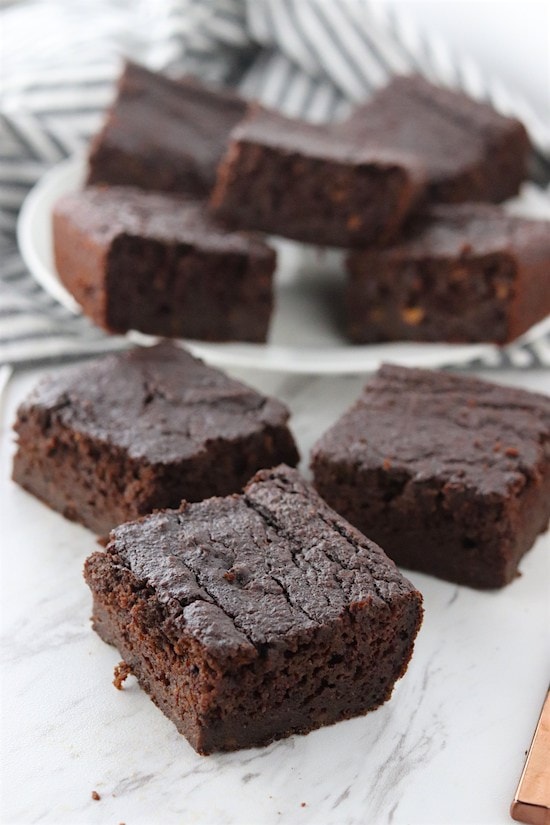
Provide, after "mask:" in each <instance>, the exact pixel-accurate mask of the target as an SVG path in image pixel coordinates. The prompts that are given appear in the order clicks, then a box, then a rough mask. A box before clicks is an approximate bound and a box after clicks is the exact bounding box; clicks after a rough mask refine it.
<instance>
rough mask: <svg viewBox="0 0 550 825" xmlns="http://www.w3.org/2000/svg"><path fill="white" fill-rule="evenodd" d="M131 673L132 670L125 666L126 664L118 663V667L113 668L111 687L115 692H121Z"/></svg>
mask: <svg viewBox="0 0 550 825" xmlns="http://www.w3.org/2000/svg"><path fill="white" fill-rule="evenodd" d="M131 672H132V668H131V667H130V665H128V664H126V662H119V663H118V665H116V666H115V670H114V679H113V685H114V686H115V687H116V689H117V690H122V685H123V684H124V682H125V681H126V679H127V678H128V676H129V675H130V673H131Z"/></svg>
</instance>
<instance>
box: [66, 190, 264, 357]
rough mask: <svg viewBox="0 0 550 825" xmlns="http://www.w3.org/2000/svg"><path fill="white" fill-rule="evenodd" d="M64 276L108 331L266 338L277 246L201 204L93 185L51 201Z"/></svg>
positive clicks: (87, 310)
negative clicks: (231, 226)
mask: <svg viewBox="0 0 550 825" xmlns="http://www.w3.org/2000/svg"><path fill="white" fill-rule="evenodd" d="M53 230H54V232H53V234H54V253H55V263H56V267H57V271H58V272H59V276H60V278H61V281H62V282H63V284H64V285H65V286H66V287H67V289H68V290H69V291H70V292H71V293H72V294H73V295H74V297H75V299H76V300H77V301H78V303H79V304H80V305H81V307H82V309H83V310H84V312H85V314H86V315H88V316H89V317H90V318H91V319H92V320H93V321H94V322H95V323H96V324H98V325H99V326H101V327H103V328H105V329H107V330H109V331H110V332H118V333H123V332H127V331H128V330H130V329H134V330H139V332H144V333H147V334H149V335H159V336H163V337H165V338H194V339H198V340H205V341H253V342H263V341H265V340H266V338H267V333H268V327H269V320H270V317H271V311H272V307H273V295H272V279H273V271H274V269H275V252H274V250H273V249H271V248H270V247H269V246H268V245H267V244H265V243H263V242H262V241H261V240H259V239H258V238H254V237H252V236H245V235H243V234H239V233H236V232H229V231H227V230H225V229H224V228H223V227H221V226H220V225H219V224H217V223H216V221H214V220H213V219H212V218H211V217H210V215H209V214H208V212H207V210H206V207H205V205H204V203H202V202H200V201H196V200H190V199H188V198H185V199H184V198H182V197H181V196H179V197H177V196H171V195H164V194H161V193H156V192H143V191H141V190H139V189H136V188H132V187H89V188H87V189H85V190H83V191H81V192H75V193H71V194H69V195H65V196H64V197H62V198H61V199H60V200H59V201H58V202H57V204H56V205H55V208H54V223H53Z"/></svg>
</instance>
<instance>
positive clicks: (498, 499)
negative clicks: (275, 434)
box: [312, 366, 550, 588]
mask: <svg viewBox="0 0 550 825" xmlns="http://www.w3.org/2000/svg"><path fill="white" fill-rule="evenodd" d="M312 468H313V473H314V479H315V486H316V488H317V490H318V491H319V493H320V494H321V495H322V496H323V498H324V499H325V500H326V501H327V502H328V503H329V504H330V505H331V506H332V507H334V509H335V510H337V511H338V512H339V513H341V514H342V516H344V518H347V519H348V520H349V521H350V522H351V523H352V524H354V525H355V526H356V527H357V528H358V529H360V530H363V531H364V532H365V533H366V534H367V535H369V537H372V538H373V539H374V540H375V541H377V542H378V543H380V545H381V546H382V547H384V550H385V551H386V552H387V553H388V555H389V556H390V557H391V558H392V559H393V560H394V561H395V562H396V563H397V564H399V565H402V566H404V567H408V568H410V569H415V570H421V571H423V572H425V573H431V574H433V575H435V576H440V577H442V578H445V579H448V580H450V581H455V582H458V583H459V584H467V585H470V586H472V587H478V588H494V587H500V586H502V585H504V584H507V583H508V582H510V581H512V580H513V578H514V577H515V576H516V575H517V568H518V564H519V561H520V559H521V557H522V556H523V555H524V553H525V552H526V551H527V550H528V549H529V548H530V547H531V546H532V544H533V543H534V541H535V539H536V537H537V536H538V534H539V533H541V532H543V531H544V530H545V529H546V527H547V524H548V518H549V516H550V398H547V397H545V396H541V395H536V394H532V393H529V392H526V391H522V390H518V389H511V388H507V387H500V386H496V385H494V384H489V383H486V382H484V381H480V380H477V379H474V378H469V377H465V376H459V375H454V374H446V373H442V372H431V371H428V370H418V369H406V368H404V367H394V366H384V367H382V368H381V370H380V371H379V372H378V374H377V375H376V377H375V378H373V380H372V381H370V382H369V383H368V384H367V386H366V387H365V390H364V392H363V394H362V396H361V397H360V398H359V400H358V401H357V402H356V403H355V404H354V405H353V406H352V407H351V409H350V410H349V411H348V412H347V413H345V414H344V415H343V416H342V418H341V419H340V420H339V421H338V422H337V423H336V424H335V425H334V426H333V427H332V428H331V429H329V430H328V431H327V432H326V433H325V434H324V435H323V436H322V437H321V439H320V440H319V441H318V443H317V444H316V446H315V447H314V449H313V453H312Z"/></svg>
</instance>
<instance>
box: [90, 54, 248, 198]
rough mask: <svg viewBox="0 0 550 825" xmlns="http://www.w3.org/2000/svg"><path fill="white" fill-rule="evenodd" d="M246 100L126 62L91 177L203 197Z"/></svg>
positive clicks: (94, 152)
mask: <svg viewBox="0 0 550 825" xmlns="http://www.w3.org/2000/svg"><path fill="white" fill-rule="evenodd" d="M246 108H247V103H246V102H245V101H244V100H242V99H241V98H239V97H238V96H237V95H235V94H233V93H232V92H228V91H225V90H223V91H222V90H219V89H211V88H208V87H206V86H203V85H201V84H200V83H199V82H198V81H197V80H193V79H190V78H184V79H182V80H178V81H176V80H172V79H170V78H169V77H167V76H166V75H163V74H159V73H157V72H151V71H149V70H148V69H146V68H144V67H143V66H139V65H138V64H136V63H132V62H127V63H126V65H125V67H124V70H123V72H122V75H121V77H120V79H119V82H118V89H117V95H116V98H115V100H114V102H113V104H112V106H111V108H110V110H109V112H108V113H107V117H106V120H105V123H104V125H103V127H102V129H101V131H100V132H99V133H98V135H97V136H96V137H95V139H94V141H93V143H92V146H91V150H90V156H89V161H88V166H89V170H88V180H87V183H88V184H97V183H108V184H113V185H118V186H124V185H127V186H139V187H141V188H143V189H158V190H162V191H166V192H188V193H190V194H192V195H197V196H202V197H205V196H207V195H208V194H209V193H210V190H211V189H212V186H213V184H214V181H215V178H216V169H217V166H218V163H219V161H220V158H221V156H222V155H223V153H224V152H225V149H226V146H227V140H228V137H229V133H230V132H231V129H232V128H233V127H234V126H235V125H236V124H237V123H238V122H239V120H240V119H241V118H242V117H243V116H244V114H245V112H246Z"/></svg>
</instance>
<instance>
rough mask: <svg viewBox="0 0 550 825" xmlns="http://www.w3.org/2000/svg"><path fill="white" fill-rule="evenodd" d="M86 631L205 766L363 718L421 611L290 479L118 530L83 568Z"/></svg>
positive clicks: (263, 479)
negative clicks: (89, 602)
mask: <svg viewBox="0 0 550 825" xmlns="http://www.w3.org/2000/svg"><path fill="white" fill-rule="evenodd" d="M85 578H86V581H87V582H88V584H89V586H90V588H91V590H92V593H93V597H94V607H93V621H94V628H95V629H96V631H97V632H98V633H99V634H100V636H101V637H102V638H103V639H104V640H105V641H107V642H110V643H111V644H114V645H116V646H117V647H118V649H119V651H120V653H121V655H122V656H123V657H124V660H125V662H126V664H127V665H128V667H129V668H130V669H131V670H132V671H133V673H134V674H135V675H136V676H137V678H138V681H139V682H140V684H141V686H142V687H143V688H144V690H146V691H147V692H148V693H149V694H150V696H151V698H152V699H153V701H154V702H155V703H156V704H157V705H158V706H159V707H160V709H161V710H162V711H163V712H164V713H165V714H166V715H167V716H168V717H169V718H170V719H171V720H172V721H173V722H174V723H175V725H176V726H177V728H178V730H179V731H180V732H181V733H183V734H184V735H185V736H186V737H187V739H188V740H189V742H190V743H191V745H192V746H193V747H194V748H195V749H196V750H197V751H199V753H205V754H206V753H211V752H213V751H218V750H234V749H237V748H244V747H251V746H254V745H263V744H267V743H268V742H270V741H272V740H273V739H279V738H281V737H283V736H288V735H289V734H291V733H307V732H308V731H310V730H313V729H314V728H317V727H320V726H321V725H327V724H331V723H333V722H336V721H338V720H340V719H346V718H349V717H352V716H356V715H358V714H363V713H365V712H366V711H368V710H371V709H373V708H375V707H377V706H378V705H380V704H381V703H382V702H385V701H386V700H387V699H389V697H390V695H391V693H392V689H393V686H394V683H395V681H396V679H398V678H399V677H400V676H402V675H403V673H404V671H405V669H406V667H407V664H408V661H409V658H410V656H411V654H412V649H413V643H414V639H415V636H416V634H417V631H418V628H419V626H420V622H421V618H422V598H421V596H420V594H419V593H418V592H417V591H416V590H415V589H414V588H413V586H412V585H411V584H410V582H408V581H407V580H406V579H405V578H403V576H402V575H401V574H400V573H399V571H398V570H397V568H396V567H395V565H394V564H393V563H392V562H391V561H390V560H389V559H388V558H387V557H386V556H385V555H384V553H383V552H382V550H381V549H380V548H379V547H377V546H376V545H375V544H374V543H373V542H371V541H369V540H368V539H366V538H365V537H364V536H362V535H361V534H360V533H359V532H358V531H357V530H355V529H354V528H353V527H351V525H349V524H347V523H346V522H345V521H344V520H343V519H342V518H341V517H340V516H338V515H337V514H336V513H334V512H333V511H332V510H331V509H330V508H329V507H328V506H327V505H326V504H325V503H324V502H323V501H322V499H320V498H319V496H318V495H317V494H316V493H315V491H314V490H313V488H312V487H311V486H310V485H308V484H306V483H305V482H304V481H303V479H302V478H301V477H300V476H299V474H298V473H297V472H296V471H295V470H290V469H289V468H288V467H284V466H281V467H278V468H276V469H275V470H272V471H268V470H262V471H260V472H259V473H258V474H257V475H256V476H255V477H254V478H253V479H252V481H251V482H250V483H249V484H248V485H247V487H246V488H245V491H244V494H243V495H240V496H231V497H228V498H223V499H222V498H212V499H209V500H207V501H203V502H200V503H198V504H186V503H183V504H182V506H181V507H180V509H179V510H172V511H166V512H161V513H155V514H153V515H151V516H148V517H145V518H144V519H141V520H140V521H137V522H132V523H129V524H125V525H122V526H121V527H119V528H117V529H116V530H115V531H113V533H112V534H111V536H110V542H109V544H108V545H107V548H106V550H105V552H97V553H94V554H93V555H92V556H90V558H89V559H88V560H87V562H86V565H85Z"/></svg>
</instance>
